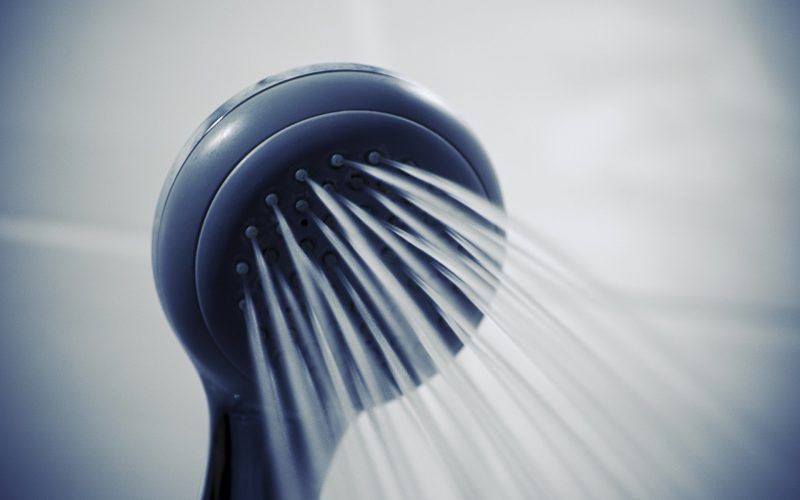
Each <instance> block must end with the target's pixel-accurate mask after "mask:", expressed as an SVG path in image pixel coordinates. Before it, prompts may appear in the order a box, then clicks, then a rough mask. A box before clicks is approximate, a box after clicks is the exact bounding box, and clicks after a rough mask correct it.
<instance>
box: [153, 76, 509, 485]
mask: <svg viewBox="0 0 800 500" xmlns="http://www.w3.org/2000/svg"><path fill="white" fill-rule="evenodd" d="M392 161H400V162H402V163H404V164H413V165H416V166H417V167H418V168H422V169H425V170H428V171H430V172H431V173H434V174H436V175H438V176H441V177H445V178H447V179H449V180H451V181H453V182H456V183H458V184H460V185H462V186H463V187H465V188H467V189H469V190H471V191H473V192H476V193H480V194H482V195H484V196H485V197H486V198H487V199H488V200H490V201H492V202H494V203H496V204H500V203H501V199H500V192H499V189H498V185H497V181H496V178H495V175H494V171H493V170H492V168H491V165H490V163H489V161H488V159H487V157H486V155H485V154H484V152H483V150H482V149H481V147H480V145H479V144H478V143H477V141H476V140H475V139H474V138H473V136H472V135H471V134H470V133H469V132H468V131H467V130H466V129H465V128H464V127H463V126H462V125H461V124H460V123H459V122H458V121H456V120H455V119H454V118H453V117H452V116H451V114H450V113H449V112H448V111H447V110H446V109H445V108H444V107H443V105H442V104H441V103H440V102H439V101H438V100H436V99H435V98H433V97H432V96H431V94H430V93H428V92H427V91H425V90H424V89H422V88H420V87H419V86H417V85H415V84H413V83H411V82H409V81H407V80H405V79H403V78H400V77H398V76H396V75H394V74H391V73H389V72H386V71H384V70H381V69H378V68H373V67H367V66H360V65H350V64H335V65H316V66H310V67H305V68H300V69H297V70H293V71H290V72H287V73H283V74H280V75H277V76H275V77H271V78H267V79H265V80H263V81H261V82H259V83H258V84H257V85H255V86H254V87H253V88H251V89H248V90H246V91H244V92H243V93H241V94H239V95H237V96H235V97H234V98H232V99H231V100H229V101H228V102H227V103H225V104H224V105H223V106H222V107H220V108H219V109H218V110H217V111H216V112H215V113H214V114H212V115H211V116H210V117H209V118H208V120H206V122H205V123H204V124H203V125H202V126H201V127H200V129H198V131H197V132H196V133H195V134H194V136H193V137H192V138H191V139H190V141H189V143H188V144H187V145H186V147H185V148H184V150H183V152H182V153H181V154H180V156H179V158H178V160H177V161H176V164H175V166H174V168H173V171H172V173H171V175H170V177H169V178H168V180H167V183H166V185H165V187H164V190H163V192H162V196H161V199H160V202H159V206H158V210H157V215H156V220H155V229H154V234H153V269H154V275H155V281H156V285H157V289H158V293H159V296H160V299H161V302H162V305H163V307H164V310H165V312H166V314H167V316H168V318H169V320H170V322H171V324H172V326H173V328H174V330H175V331H176V333H177V335H178V336H179V338H180V339H181V341H182V343H183V344H184V346H185V348H186V349H187V351H188V353H189V355H190V356H191V358H192V360H193V362H194V363H195V365H196V367H197V369H198V371H199V373H200V375H201V377H202V379H203V381H204V385H205V387H206V390H207V392H208V395H209V400H210V406H211V412H212V419H218V418H223V420H225V419H228V420H225V421H226V422H227V423H226V424H225V425H227V426H229V427H230V426H231V425H234V424H232V423H231V422H232V421H231V420H230V415H256V417H253V418H255V419H257V418H258V417H257V415H258V414H259V413H261V412H262V411H263V410H262V408H263V407H262V406H260V402H259V395H258V394H259V393H258V387H257V386H258V380H257V374H256V370H255V369H254V363H253V354H252V352H251V347H250V344H249V343H248V334H247V329H246V325H245V319H244V318H245V315H244V314H243V311H242V307H243V304H244V302H245V298H246V296H247V297H253V298H255V299H263V298H264V297H263V296H262V295H263V287H262V286H261V285H262V284H263V283H261V279H262V277H263V276H260V275H259V273H258V272H257V269H258V268H259V267H258V266H259V262H258V260H259V259H254V251H256V252H259V253H260V255H261V257H262V258H263V261H262V262H265V263H267V265H268V266H269V268H270V269H271V273H272V275H274V276H278V278H277V280H278V281H277V282H279V283H284V282H285V283H286V286H288V287H289V288H290V289H292V290H295V291H296V292H297V296H298V297H303V296H304V295H303V293H302V285H303V283H302V280H303V278H304V277H305V278H306V279H309V278H311V279H313V278H314V277H315V276H322V275H325V274H336V273H338V274H337V275H338V276H340V277H343V279H344V280H348V278H351V279H349V281H350V282H357V281H358V280H357V279H356V277H354V276H352V274H353V270H352V269H351V268H348V267H347V266H344V265H340V264H341V262H342V260H343V258H345V257H346V256H344V255H342V254H341V252H340V251H339V250H340V249H341V247H338V248H337V245H336V243H335V242H334V241H333V240H332V238H333V239H339V241H340V242H341V241H346V239H347V238H348V234H350V233H348V232H347V231H345V230H344V229H346V228H344V227H343V226H345V225H346V221H343V220H341V218H340V217H337V211H336V206H337V205H339V204H341V203H346V204H348V205H352V206H353V207H357V208H356V210H363V211H364V212H365V213H367V214H369V215H371V216H372V217H374V218H375V219H376V220H379V221H383V222H386V223H387V224H389V225H390V226H393V227H398V228H400V229H404V225H403V223H402V221H400V220H399V219H398V217H397V214H395V213H392V212H391V211H390V210H388V209H387V207H386V205H385V204H381V203H379V202H378V201H377V198H376V195H375V193H379V195H378V196H381V195H382V196H384V197H386V198H388V199H390V200H393V201H395V202H397V203H402V204H404V206H405V207H407V208H408V210H410V211H418V209H417V208H416V207H413V206H412V205H411V204H409V203H408V202H407V201H406V200H404V199H403V198H402V197H401V196H399V194H398V193H397V192H395V190H394V189H393V188H392V187H391V186H390V185H387V184H385V183H383V182H381V181H380V180H378V179H376V178H375V177H374V176H371V175H369V173H368V170H366V169H364V168H363V166H364V165H367V166H374V167H376V168H389V167H388V166H387V165H388V164H391V162H392ZM340 200H344V201H340ZM419 215H420V217H421V218H422V219H424V220H425V221H426V223H427V224H428V226H429V227H430V228H431V229H432V230H434V231H437V232H443V231H445V229H446V228H445V227H444V226H442V225H441V224H440V223H439V222H437V217H436V214H419ZM365 239H366V241H368V242H369V243H370V244H374V245H375V246H376V247H377V248H378V249H379V252H380V255H381V256H382V261H383V262H384V264H385V265H386V267H387V268H388V269H390V270H391V271H392V272H394V273H395V274H396V275H398V276H399V275H402V274H403V273H402V271H403V270H402V269H401V267H402V265H403V264H402V262H401V261H400V260H399V259H397V258H396V255H394V254H393V252H392V251H391V250H390V249H389V248H388V247H387V246H386V245H385V244H383V243H381V242H380V241H379V239H378V238H375V236H374V235H372V236H369V235H366V236H365ZM292 248H295V249H299V251H300V252H302V255H303V256H301V257H298V253H297V252H295V253H294V254H293V253H292ZM454 250H455V251H458V249H457V248H454ZM298 258H300V259H301V262H305V263H307V265H306V264H302V265H301V267H300V268H298V265H297V264H298V262H299V261H298ZM303 273H305V275H303ZM315 273H317V274H315ZM332 282H333V283H334V285H333V293H334V294H335V295H336V296H338V297H346V296H347V291H346V290H344V289H343V288H342V284H341V282H340V281H336V280H332ZM402 283H403V285H402V286H403V287H404V290H403V293H405V294H407V295H408V296H409V297H410V298H411V300H413V301H414V303H415V304H416V305H417V306H418V307H419V310H421V311H423V314H424V315H425V316H426V317H427V318H428V319H429V320H430V321H431V323H432V324H435V325H437V329H438V333H439V335H440V336H441V339H442V341H443V342H444V344H446V345H447V346H448V349H449V351H450V352H452V353H454V352H455V351H457V350H458V349H459V348H460V346H461V344H460V342H459V341H458V339H457V338H456V336H455V335H454V334H453V332H452V331H451V330H450V327H449V326H448V325H447V324H446V323H445V322H444V321H440V320H439V318H438V315H437V310H436V304H434V303H433V302H432V301H431V300H430V299H429V298H427V296H426V295H425V294H424V293H422V291H421V290H420V289H419V287H418V286H417V285H416V284H415V283H414V282H413V280H412V279H410V278H409V279H407V280H403V282H402ZM362 292H363V290H362ZM456 293H457V292H456ZM343 303H344V304H345V305H347V306H348V307H350V308H351V310H355V307H354V305H353V303H352V302H351V301H347V300H344V301H343ZM304 305H305V304H300V307H303V306H304ZM464 308H465V311H467V316H468V317H469V319H470V321H472V322H473V323H477V322H478V321H479V320H480V313H479V312H478V311H477V309H475V308H474V307H472V306H471V305H470V304H469V303H468V301H466V300H464ZM286 309H287V311H285V317H286V318H287V322H289V323H290V324H289V325H288V326H289V328H290V329H295V328H296V327H298V326H299V325H297V324H294V323H292V322H293V321H294V320H292V319H291V318H292V317H293V316H292V311H290V310H289V309H290V308H289V307H288V306H287V308H286ZM267 312H268V311H267ZM265 318H266V312H265V313H264V315H262V316H261V317H259V318H258V324H259V327H260V328H261V330H262V332H263V337H264V344H265V346H266V348H267V352H268V356H269V357H270V358H272V357H274V356H277V354H276V353H277V351H278V347H277V345H276V344H275V339H274V334H273V333H274V332H272V331H271V330H272V328H271V327H270V325H269V322H268V321H267V320H266V319H265ZM360 328H361V329H362V330H363V328H364V326H363V325H361V326H360ZM362 333H363V332H362ZM364 335H366V334H364ZM332 341H333V342H341V341H340V340H332ZM388 341H389V342H390V343H398V344H399V343H403V342H412V341H413V335H409V338H407V339H406V338H389V339H388ZM368 354H369V356H371V357H372V358H373V361H374V362H375V364H376V366H381V367H384V369H385V360H384V359H382V357H381V354H380V352H379V350H378V349H377V348H370V349H369V352H368ZM347 362H348V361H347V360H346V359H345V360H344V363H345V364H346V363H347ZM313 368H314V367H310V369H313ZM433 371H434V369H433V367H432V365H430V364H429V365H426V366H424V367H423V368H422V369H419V367H418V370H417V371H416V372H414V374H413V375H414V382H415V383H419V382H420V381H421V380H422V379H424V378H426V377H428V376H430V375H432V373H433ZM386 379H387V380H388V381H389V383H388V384H384V385H383V386H382V387H383V389H382V394H381V399H382V400H385V399H388V398H391V397H392V396H393V395H394V394H395V391H394V390H393V385H392V383H391V377H389V376H388V375H387V377H386ZM274 383H275V384H282V383H284V381H282V380H276V381H274ZM347 383H348V385H349V387H348V388H347V389H348V390H349V391H352V392H356V391H357V389H356V388H355V387H354V386H355V385H356V384H357V383H358V382H356V381H355V380H352V379H347ZM356 399H357V398H356ZM378 402H380V401H374V403H378ZM287 418H288V417H287ZM234 420H236V419H234ZM240 420H241V419H239V420H237V421H240ZM237 425H238V424H237ZM245 427H247V426H246V425H245ZM219 432H222V431H219ZM225 432H227V433H228V434H230V433H231V432H235V431H233V430H231V429H230V428H228V430H227V431H225ZM225 432H222V433H223V434H225ZM229 439H231V438H229ZM228 447H230V446H228ZM217 462H218V461H215V459H214V458H213V457H212V461H211V463H210V464H209V477H211V476H215V475H216V476H215V477H217V479H216V480H213V479H209V484H208V485H207V487H206V495H207V496H208V495H212V493H210V492H209V489H214V488H216V489H217V490H219V488H220V487H221V486H220V484H221V482H222V481H223V479H221V478H222V477H223V476H220V474H222V472H220V470H222V469H220V467H223V466H221V465H219V463H217ZM229 462H230V460H228V462H227V467H228V468H230V463H229ZM223 469H224V467H223ZM228 474H229V475H230V474H233V475H234V476H235V475H236V473H235V471H234V472H230V471H229V472H228ZM227 481H228V483H235V482H236V480H235V479H231V478H229V479H228V480H227ZM230 488H233V487H228V491H233V490H232V489H230ZM243 491H244V490H243ZM217 492H218V493H219V491H217ZM256 493H258V492H257V491H250V490H248V492H247V493H243V494H246V495H250V494H256Z"/></svg>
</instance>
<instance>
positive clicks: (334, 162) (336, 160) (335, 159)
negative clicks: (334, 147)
mask: <svg viewBox="0 0 800 500" xmlns="http://www.w3.org/2000/svg"><path fill="white" fill-rule="evenodd" d="M342 165H344V156H342V155H340V154H339V153H336V154H335V155H333V156H331V166H332V167H334V168H339V167H341V166H342Z"/></svg>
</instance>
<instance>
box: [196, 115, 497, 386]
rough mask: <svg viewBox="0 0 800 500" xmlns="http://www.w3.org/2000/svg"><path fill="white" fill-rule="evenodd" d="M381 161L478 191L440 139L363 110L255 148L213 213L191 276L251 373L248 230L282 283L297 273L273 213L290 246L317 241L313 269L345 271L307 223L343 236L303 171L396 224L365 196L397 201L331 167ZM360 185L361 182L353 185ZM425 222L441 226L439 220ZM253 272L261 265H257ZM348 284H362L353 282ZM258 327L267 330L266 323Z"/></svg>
mask: <svg viewBox="0 0 800 500" xmlns="http://www.w3.org/2000/svg"><path fill="white" fill-rule="evenodd" d="M298 145H301V147H298ZM376 154H379V155H380V156H382V157H386V158H414V159H415V160H416V161H417V163H418V164H420V165H425V166H426V168H428V167H427V166H428V165H430V167H429V170H430V171H431V172H433V173H436V174H439V175H446V176H448V177H449V178H450V179H451V180H453V181H455V182H458V183H460V184H462V185H463V186H465V187H467V188H469V189H471V190H473V191H477V192H481V190H482V186H481V184H480V179H479V178H478V177H477V175H476V174H475V173H474V171H473V170H472V168H471V167H470V166H469V164H468V163H467V162H466V160H465V159H464V158H463V156H462V155H461V154H460V153H459V152H458V151H457V150H456V149H455V148H453V147H452V145H450V144H449V143H448V142H447V141H445V140H444V139H443V138H442V137H440V136H439V135H437V134H435V133H433V132H432V131H430V130H429V129H427V128H425V127H423V126H421V125H419V124H416V123H414V122H411V121H409V120H406V119H404V118H400V117H397V116H394V115H388V114H385V113H376V112H369V111H359V112H347V113H331V114H326V115H322V116H318V117H315V118H312V119H309V120H306V121H304V122H301V123H298V124H295V125H292V126H290V127H288V128H287V129H285V130H283V131H281V132H279V133H278V134H275V135H274V136H272V137H270V138H269V139H268V140H266V141H264V142H263V143H262V144H260V145H258V146H257V147H256V148H254V149H253V150H252V151H251V152H250V153H249V154H248V155H247V156H246V157H245V158H244V159H243V160H242V161H241V162H240V163H239V164H238V165H237V166H236V167H235V168H234V170H233V171H232V172H231V174H230V175H229V176H228V178H227V179H226V180H225V182H224V183H223V185H222V186H221V188H220V189H219V191H218V192H217V194H216V196H215V197H214V200H213V201H212V203H211V205H210V206H209V208H208V211H207V215H206V218H205V220H204V222H203V227H202V231H201V234H200V239H199V242H198V249H197V260H196V269H195V272H196V279H197V290H198V297H199V299H200V304H201V309H202V311H203V316H204V318H205V321H206V324H207V325H208V327H209V330H210V331H211V333H212V335H213V336H214V339H215V340H216V342H217V343H218V344H219V346H220V348H221V349H222V351H223V352H224V353H225V355H226V356H227V357H228V359H230V361H231V362H232V363H234V364H235V365H236V366H238V367H241V368H242V369H243V370H249V368H247V367H249V366H250V353H249V349H248V345H247V342H246V337H245V334H244V328H245V327H244V324H243V320H242V315H241V312H240V311H239V309H238V307H237V304H238V303H239V301H240V300H241V298H242V277H241V276H240V275H237V274H236V273H232V272H230V269H231V266H233V265H235V263H236V262H251V263H252V259H253V257H252V243H251V238H249V237H247V236H246V232H247V231H248V228H250V227H255V228H258V234H257V236H256V237H255V241H256V242H257V244H258V246H259V248H260V250H261V251H262V253H264V254H265V255H266V253H267V252H274V255H277V258H276V259H275V260H274V261H273V262H272V266H271V267H272V269H274V270H276V271H277V272H281V273H283V274H284V276H286V277H288V276H289V275H291V274H292V273H293V270H294V266H293V264H292V260H291V258H290V256H289V253H288V251H287V250H286V243H285V238H286V235H284V234H282V233H281V232H279V231H276V219H275V213H274V207H277V208H278V209H280V210H281V213H282V214H283V215H284V216H285V217H286V218H287V221H288V223H289V226H290V227H291V230H292V233H293V237H294V239H296V240H297V241H298V242H302V241H307V242H313V244H312V245H306V253H307V255H308V257H309V258H310V260H311V262H312V263H314V264H316V265H318V266H320V268H322V269H332V268H334V267H338V268H339V269H342V270H343V271H344V272H345V273H349V270H348V269H347V268H346V266H339V265H338V264H339V263H340V262H341V259H337V252H336V251H335V249H334V248H333V247H332V245H331V244H330V242H328V241H327V238H326V237H325V236H324V235H323V234H322V233H321V232H320V230H319V229H318V228H317V227H316V225H315V224H312V223H309V219H310V218H311V217H312V216H316V217H318V218H319V219H320V220H327V221H328V224H329V225H330V227H331V228H332V229H333V230H334V232H337V233H338V235H339V236H340V237H343V238H344V237H345V235H344V234H343V233H341V232H340V231H339V227H338V225H337V221H336V219H335V218H333V217H332V216H331V213H330V211H329V210H328V209H327V208H326V206H325V205H324V203H322V201H321V200H319V198H318V197H317V196H316V195H315V194H314V192H313V190H312V189H311V187H310V186H309V184H308V182H298V180H297V172H299V171H301V170H302V172H303V174H302V175H301V177H303V180H304V181H305V180H307V179H308V180H311V181H313V182H316V183H318V184H320V185H321V184H323V183H328V184H330V185H333V186H336V188H335V189H336V193H337V194H338V195H341V196H342V197H344V198H346V199H348V200H350V201H351V202H353V203H355V204H356V205H358V206H360V207H362V208H364V209H365V210H366V211H367V212H369V213H371V214H372V215H374V216H375V217H377V218H378V219H380V220H383V221H389V220H394V221H395V223H397V219H396V217H394V215H395V214H392V213H391V212H389V211H388V210H387V209H386V208H384V207H383V206H382V205H381V204H380V203H378V202H376V201H375V199H374V198H373V196H372V195H371V194H370V193H369V191H370V190H376V191H381V192H383V193H388V194H389V196H394V197H396V199H397V200H398V201H399V200H400V197H399V195H397V194H396V193H392V192H391V190H389V189H387V188H386V186H381V185H379V182H378V181H377V180H375V179H373V178H371V177H370V176H368V175H366V174H364V173H362V172H360V171H359V170H357V169H355V168H353V167H351V166H347V165H343V166H341V167H339V168H335V167H334V166H333V165H332V164H331V158H332V157H334V156H335V155H341V156H342V157H343V158H345V159H356V160H359V161H363V162H369V163H372V162H375V161H378V160H379V157H377V156H376ZM370 157H371V158H370ZM370 160H372V161H370ZM354 178H356V179H359V181H358V182H357V183H354V181H353V179H354ZM268 193H271V194H273V195H277V201H275V202H274V206H268V205H267V204H265V203H263V201H262V200H264V199H265V197H267V196H269V194H268ZM300 205H302V209H301V207H300ZM428 220H429V221H430V223H431V224H433V225H435V224H436V223H435V214H434V217H428ZM438 229H441V228H438ZM376 245H379V244H378V243H376ZM301 247H302V245H301ZM376 248H378V249H379V248H380V246H377V247H376ZM386 263H387V265H388V266H389V267H390V268H391V269H392V270H393V271H394V273H395V275H396V276H400V277H402V280H401V281H402V282H403V283H404V284H405V287H406V290H405V291H404V292H403V293H407V294H409V295H410V296H411V297H412V300H414V301H416V303H417V304H418V305H419V307H420V309H421V310H422V311H423V312H424V314H425V315H426V316H427V317H428V319H429V320H431V321H432V322H433V324H437V321H436V319H437V317H438V312H437V310H436V308H435V305H434V304H433V303H432V302H431V301H430V299H428V298H427V297H425V296H424V293H423V292H422V291H421V290H420V289H419V288H418V287H417V285H416V284H415V283H413V281H412V280H410V279H407V278H406V277H405V274H404V272H403V269H402V268H401V267H400V262H399V261H387V262H386ZM251 267H252V268H255V265H254V264H253V265H251ZM244 279H245V284H246V286H248V287H249V288H250V289H251V293H252V294H253V296H254V297H258V296H259V295H260V288H259V282H258V277H257V275H256V273H250V274H248V275H246V276H245V277H244ZM332 281H333V280H332ZM351 281H353V282H356V281H357V280H356V279H355V277H352V280H351ZM292 286H293V289H294V290H295V291H296V293H297V294H298V296H299V295H302V291H301V290H300V289H299V287H298V286H297V284H296V283H295V284H294V285H292ZM334 287H335V288H337V293H339V294H340V295H341V296H345V295H346V292H345V291H344V290H342V289H340V288H338V287H337V285H336V284H335V285H334ZM471 315H472V317H473V319H475V320H476V321H477V318H479V316H480V315H479V314H478V313H477V310H475V309H474V308H473V309H471ZM262 323H263V324H264V329H265V330H267V331H268V330H269V327H268V326H266V325H267V324H268V322H267V321H263V322H262ZM439 331H440V334H441V335H442V338H443V340H445V343H446V344H447V345H448V346H449V347H450V349H451V350H452V351H456V350H458V349H459V348H460V343H459V342H458V340H457V338H456V336H455V335H454V334H453V333H452V332H451V331H449V328H448V327H446V325H445V326H442V325H439ZM409 334H410V332H409ZM390 340H392V339H390ZM394 340H397V339H394ZM267 341H268V342H269V340H267ZM372 354H373V355H374V356H376V362H377V363H378V364H382V358H381V357H380V355H379V354H378V353H377V352H373V353H372ZM432 373H433V370H432V367H428V370H427V372H425V373H420V374H419V376H420V377H427V376H429V375H431V374H432Z"/></svg>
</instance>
